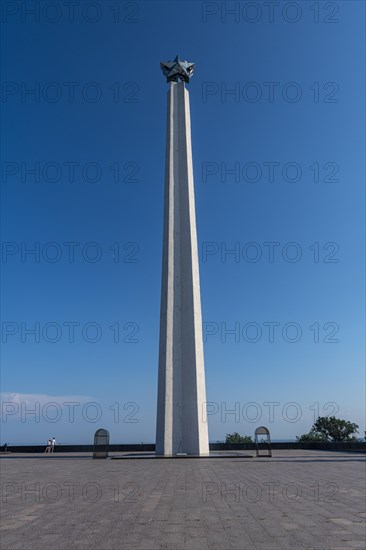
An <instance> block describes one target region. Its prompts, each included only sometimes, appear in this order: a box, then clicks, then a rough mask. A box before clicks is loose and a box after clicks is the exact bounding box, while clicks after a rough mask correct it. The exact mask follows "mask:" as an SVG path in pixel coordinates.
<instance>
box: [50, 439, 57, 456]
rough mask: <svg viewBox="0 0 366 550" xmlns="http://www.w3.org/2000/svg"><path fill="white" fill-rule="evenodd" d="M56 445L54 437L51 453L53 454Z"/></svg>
mask: <svg viewBox="0 0 366 550" xmlns="http://www.w3.org/2000/svg"><path fill="white" fill-rule="evenodd" d="M55 445H56V438H55V437H53V438H52V445H51V452H52V453H53V451H54V450H55Z"/></svg>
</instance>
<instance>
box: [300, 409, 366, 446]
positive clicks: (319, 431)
mask: <svg viewBox="0 0 366 550" xmlns="http://www.w3.org/2000/svg"><path fill="white" fill-rule="evenodd" d="M356 433H358V425H357V424H355V423H353V422H350V421H349V420H342V419H341V418H336V417H335V416H319V417H318V418H317V420H316V422H314V424H313V426H312V428H311V430H310V432H309V433H307V434H303V435H301V436H300V437H297V438H296V439H297V441H299V442H300V443H301V442H304V441H357V437H356V436H355V435H353V434H356Z"/></svg>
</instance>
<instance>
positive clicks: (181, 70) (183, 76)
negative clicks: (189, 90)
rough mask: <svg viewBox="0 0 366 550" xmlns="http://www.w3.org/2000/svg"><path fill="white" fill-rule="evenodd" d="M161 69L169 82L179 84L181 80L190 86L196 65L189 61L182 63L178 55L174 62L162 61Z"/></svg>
mask: <svg viewBox="0 0 366 550" xmlns="http://www.w3.org/2000/svg"><path fill="white" fill-rule="evenodd" d="M160 68H161V70H162V71H163V73H164V76H166V81H167V82H179V80H183V81H184V82H187V84H188V83H189V79H190V78H191V76H192V74H193V71H194V68H195V64H194V63H189V62H188V61H182V60H180V59H179V57H178V55H177V57H176V58H175V59H174V61H162V62H161V63H160Z"/></svg>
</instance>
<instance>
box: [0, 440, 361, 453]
mask: <svg viewBox="0 0 366 550" xmlns="http://www.w3.org/2000/svg"><path fill="white" fill-rule="evenodd" d="M45 448H46V446H45V445H8V447H7V451H8V452H11V453H43V452H44V450H45ZM261 448H262V446H261ZM276 449H282V450H284V449H295V450H299V449H307V450H318V451H351V452H357V451H359V452H366V442H362V443H342V442H339V443H320V442H316V443H311V442H308V443H296V442H293V443H272V450H276ZM109 450H110V452H119V453H126V452H127V453H135V452H140V453H141V452H154V451H155V444H154V443H151V444H136V445H134V444H130V445H116V444H115V445H110V446H109ZM247 450H248V451H249V450H250V451H253V450H255V445H254V444H253V443H237V444H231V445H230V444H227V443H210V451H247ZM0 452H1V453H3V452H4V447H0ZM91 452H93V445H56V447H55V453H91Z"/></svg>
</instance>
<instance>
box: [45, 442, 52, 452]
mask: <svg viewBox="0 0 366 550" xmlns="http://www.w3.org/2000/svg"><path fill="white" fill-rule="evenodd" d="M51 448H52V441H51V439H49V440H48V443H47V447H46V448H45V451H44V452H45V453H50V452H51Z"/></svg>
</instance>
